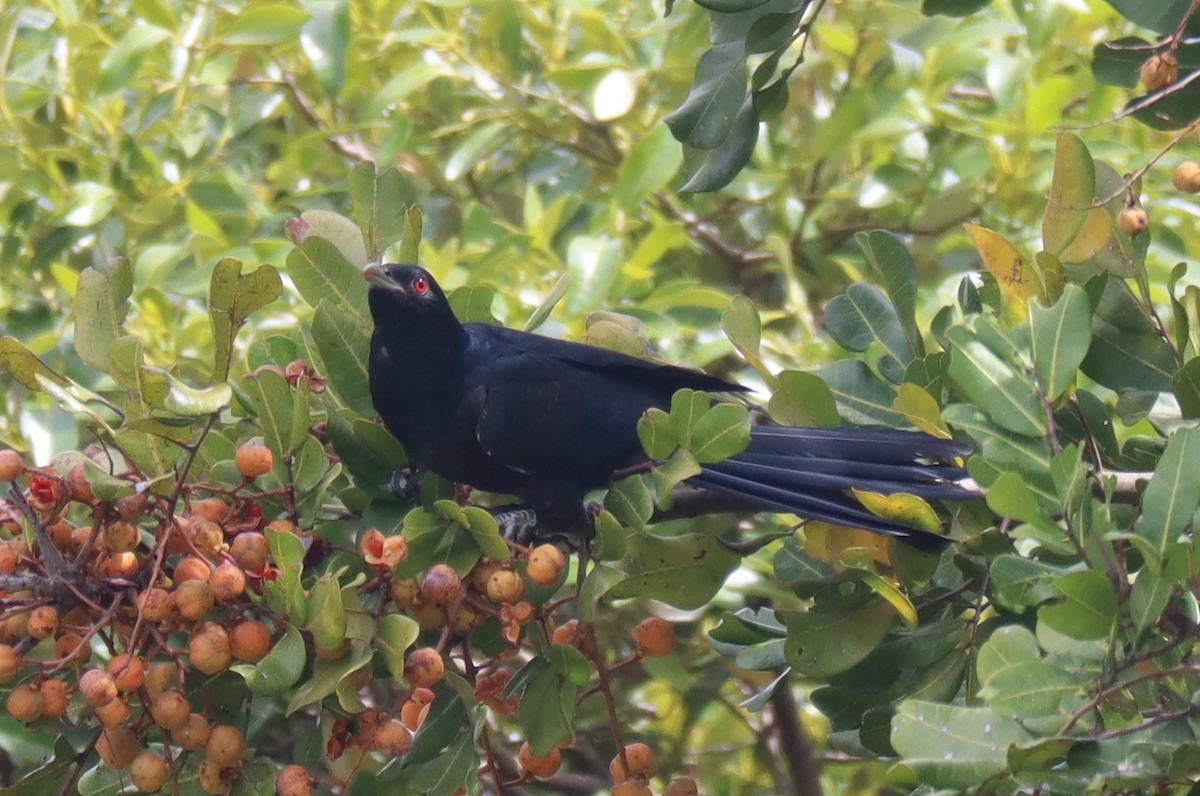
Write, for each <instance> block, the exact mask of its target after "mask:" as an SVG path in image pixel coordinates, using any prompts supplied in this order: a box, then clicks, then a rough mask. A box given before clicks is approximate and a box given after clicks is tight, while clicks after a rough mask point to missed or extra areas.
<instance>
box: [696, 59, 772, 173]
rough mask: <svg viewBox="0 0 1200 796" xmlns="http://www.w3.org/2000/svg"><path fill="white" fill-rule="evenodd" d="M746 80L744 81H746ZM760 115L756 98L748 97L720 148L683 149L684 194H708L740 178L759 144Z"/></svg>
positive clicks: (747, 94)
mask: <svg viewBox="0 0 1200 796" xmlns="http://www.w3.org/2000/svg"><path fill="white" fill-rule="evenodd" d="M743 79H744V78H743ZM758 125H759V118H758V113H757V112H756V111H755V108H754V96H753V95H752V94H750V93H749V92H747V93H746V95H745V99H744V100H743V102H742V107H741V109H739V110H738V112H737V115H736V116H735V117H734V119H733V125H732V127H731V129H730V131H729V135H728V136H727V137H726V138H725V140H724V141H722V142H721V143H720V144H719V145H717V146H716V147H713V148H711V149H697V148H695V147H692V146H689V145H687V144H686V143H685V145H684V148H683V181H684V182H683V185H682V186H681V187H680V188H679V192H680V193H705V192H707V191H716V190H719V189H721V188H724V187H725V186H726V185H728V184H729V183H730V182H732V181H733V178H734V177H736V176H737V175H738V172H740V171H741V170H742V169H743V168H744V167H745V166H746V164H747V163H749V162H750V156H751V155H752V154H753V153H754V145H755V143H757V141H758Z"/></svg>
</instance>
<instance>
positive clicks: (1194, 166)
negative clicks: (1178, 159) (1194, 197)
mask: <svg viewBox="0 0 1200 796" xmlns="http://www.w3.org/2000/svg"><path fill="white" fill-rule="evenodd" d="M1171 184H1172V185H1174V186H1175V189H1176V190H1178V191H1182V192H1183V193H1200V163H1197V162H1196V161H1194V160H1185V161H1184V162H1182V163H1180V164H1179V165H1178V166H1176V167H1175V171H1174V172H1172V174H1171Z"/></svg>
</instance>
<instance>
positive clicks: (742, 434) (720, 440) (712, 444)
mask: <svg viewBox="0 0 1200 796" xmlns="http://www.w3.org/2000/svg"><path fill="white" fill-rule="evenodd" d="M749 444H750V413H749V412H748V411H747V410H746V407H744V406H740V405H738V404H717V405H716V406H714V407H712V408H711V409H709V410H708V411H707V412H705V413H704V414H703V415H701V416H700V418H699V419H698V420H697V421H696V422H695V424H694V425H693V426H692V428H691V433H690V435H689V439H688V440H687V441H686V445H687V447H688V449H689V450H691V452H692V454H693V455H695V457H696V461H698V462H700V463H701V464H714V463H716V462H719V461H724V460H725V459H728V458H729V457H730V456H733V455H735V454H738V453H741V452H742V451H744V450H745V449H746V446H747V445H749Z"/></svg>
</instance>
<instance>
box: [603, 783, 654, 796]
mask: <svg viewBox="0 0 1200 796" xmlns="http://www.w3.org/2000/svg"><path fill="white" fill-rule="evenodd" d="M612 796H654V791H652V790H650V788H649V787H647V786H646V785H644V784H642V783H641V782H638V781H637V780H636V779H627V780H625V781H624V782H618V783H617V784H616V785H613V789H612Z"/></svg>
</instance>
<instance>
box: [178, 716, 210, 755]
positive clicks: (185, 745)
mask: <svg viewBox="0 0 1200 796" xmlns="http://www.w3.org/2000/svg"><path fill="white" fill-rule="evenodd" d="M211 732H212V728H211V727H209V725H208V719H206V718H204V716H203V715H201V714H199V713H193V714H191V715H190V716H188V720H187V724H185V725H183V727H182V728H180V729H178V730H175V731H174V732H172V733H171V740H172V741H174V742H175V743H176V744H177V745H178V746H179V748H180V749H184V750H187V751H189V752H190V751H192V750H193V749H199V748H200V747H202V746H204V745H205V744H207V743H208V737H209V735H210V734H211Z"/></svg>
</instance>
